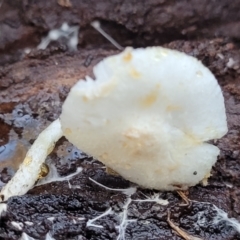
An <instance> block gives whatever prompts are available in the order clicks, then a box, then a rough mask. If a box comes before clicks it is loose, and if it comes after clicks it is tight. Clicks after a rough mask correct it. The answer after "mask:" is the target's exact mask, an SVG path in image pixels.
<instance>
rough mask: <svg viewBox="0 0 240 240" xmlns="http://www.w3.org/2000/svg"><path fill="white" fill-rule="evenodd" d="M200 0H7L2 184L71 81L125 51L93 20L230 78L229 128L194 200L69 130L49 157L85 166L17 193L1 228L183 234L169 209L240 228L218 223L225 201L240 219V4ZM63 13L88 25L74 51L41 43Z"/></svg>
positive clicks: (212, 233) (225, 234)
mask: <svg viewBox="0 0 240 240" xmlns="http://www.w3.org/2000/svg"><path fill="white" fill-rule="evenodd" d="M193 2H194V4H192V5H191V6H190V5H189V4H187V1H177V2H176V1H164V0H163V1H147V3H146V2H145V3H143V2H138V3H135V2H134V1H130V2H128V1H112V3H111V1H106V2H105V1H98V4H94V3H91V2H85V1H73V0H71V1H70V0H69V1H60V0H59V1H53V0H52V1H48V3H46V2H44V3H43V2H42V1H9V2H7V3H6V2H3V4H2V6H1V7H0V13H4V14H0V27H1V28H0V30H1V32H2V33H3V34H2V35H0V63H1V66H0V188H1V187H2V186H3V185H4V184H5V183H6V182H7V181H9V179H10V178H11V177H12V176H13V174H14V172H15V171H16V170H17V168H18V166H19V164H20V163H21V161H22V160H23V157H24V155H25V153H26V151H27V149H29V147H30V146H31V144H32V143H33V142H34V140H35V139H36V137H37V136H38V134H39V133H40V132H41V131H42V130H43V129H44V128H45V127H46V126H47V125H48V124H49V123H50V122H52V121H53V120H55V119H56V118H57V117H58V116H59V114H60V112H61V105H62V103H63V101H64V99H65V98H66V96H67V94H68V92H69V89H70V88H71V86H72V85H73V84H74V83H75V82H76V81H77V80H78V79H80V78H84V76H85V75H87V74H88V75H91V73H92V68H93V66H94V65H95V64H96V63H97V62H99V61H100V60H101V59H103V58H104V57H106V56H109V55H113V54H115V53H117V52H118V50H116V49H114V47H113V46H111V45H110V44H109V43H108V42H107V41H106V40H105V39H103V38H102V37H101V36H100V35H99V34H98V33H97V32H95V30H93V29H92V28H91V26H90V25H89V24H90V22H91V21H92V20H94V19H99V20H101V23H102V26H103V28H105V30H106V31H108V33H111V35H112V36H113V37H114V38H115V39H116V40H118V42H120V43H121V44H122V45H123V46H127V45H132V46H149V45H159V44H163V45H164V46H165V47H169V48H172V49H177V50H179V51H183V52H185V53H187V54H189V55H192V56H195V57H197V58H198V59H200V60H201V61H202V62H203V63H204V64H205V65H206V66H207V67H209V68H210V69H211V71H212V72H213V73H214V74H215V76H216V78H217V79H218V81H219V83H220V85H221V87H222V90H223V93H224V98H225V103H226V111H227V118H228V126H229V132H228V134H227V135H226V136H225V137H224V138H222V139H221V140H218V141H215V142H214V144H216V145H217V146H218V147H219V148H220V149H221V154H220V156H219V159H218V161H217V164H216V165H215V166H214V168H213V170H212V172H211V174H212V176H211V177H210V180H209V184H208V186H206V187H203V186H201V185H198V186H195V187H192V188H190V189H189V192H188V193H186V194H187V196H188V198H189V199H191V200H195V201H193V202H191V204H190V205H188V206H183V205H182V204H183V203H184V201H183V199H182V198H181V197H180V196H179V194H178V193H176V192H158V191H153V190H149V189H142V188H140V187H138V186H135V185H134V184H132V183H130V182H128V181H125V180H124V179H122V178H121V177H119V176H112V175H109V174H107V173H106V169H105V166H104V165H102V164H101V163H100V162H98V161H97V160H96V159H93V158H92V157H91V156H87V155H86V154H84V153H83V152H81V150H79V149H77V148H76V147H74V146H73V145H72V144H70V143H69V142H68V141H67V140H66V139H65V138H61V139H60V140H59V141H58V143H57V145H56V147H55V149H54V150H53V152H52V153H51V154H50V156H49V157H48V158H47V161H46V163H47V164H48V166H49V168H50V170H51V171H55V170H57V172H58V177H59V176H60V177H62V180H64V177H66V176H68V175H69V174H73V173H75V172H77V171H78V170H79V169H81V171H79V173H78V174H76V175H74V176H73V177H72V178H70V179H68V180H65V181H54V182H51V183H47V184H44V185H39V186H36V187H35V188H33V189H32V190H30V191H29V192H28V194H26V195H25V196H20V197H12V198H10V199H9V200H8V201H7V211H6V212H4V213H3V214H2V216H1V219H0V239H21V238H22V239H31V238H29V237H32V238H33V239H46V236H47V237H48V239H52V238H53V239H73V240H75V239H176V240H177V239H182V238H181V237H180V236H179V235H177V234H176V232H175V231H174V230H173V229H172V228H171V227H170V226H169V224H168V222H167V217H168V212H169V213H170V218H171V220H172V222H174V223H175V224H176V225H177V226H179V227H180V228H181V229H183V230H184V231H186V232H188V233H189V234H190V235H192V236H198V237H200V238H202V239H211V240H213V239H214V240H221V239H222V240H237V239H240V233H237V231H236V230H235V229H234V228H233V227H232V226H230V225H228V224H226V222H225V221H221V222H219V223H216V217H217V216H219V211H217V210H216V208H215V206H217V207H218V208H219V209H222V210H224V211H225V212H226V213H228V215H229V217H233V218H236V219H238V221H240V203H239V198H240V45H239V44H238V42H237V39H239V35H238V34H239V33H240V31H236V29H240V23H239V22H240V15H239V14H238V13H239V11H240V3H239V1H236V0H235V1H232V3H231V4H227V1H218V2H217V3H216V1H193ZM143 5H144V7H143ZM180 10H182V11H180ZM1 11H2V12H1ZM133 13H134V14H133ZM220 13H221V14H222V15H221V18H220V17H219V16H220ZM64 21H67V22H68V23H69V24H70V25H80V27H81V28H80V32H79V44H78V50H77V51H75V52H72V51H69V50H68V49H67V47H66V45H65V44H64V42H55V43H52V44H50V46H49V47H48V48H47V49H45V50H37V49H36V46H37V45H38V44H39V42H40V41H41V37H43V36H45V35H46V34H47V32H48V31H49V30H50V29H52V28H57V27H59V26H61V24H62V23H63V22H64ZM184 29H185V31H184ZM2 36H4V37H2ZM26 49H31V51H30V52H29V51H26ZM199 157H201V156H199ZM55 168H56V169H55ZM99 184H102V185H99ZM104 186H105V187H107V188H105V187H104ZM130 187H132V188H135V187H136V188H137V189H136V191H135V192H134V191H133V192H132V193H131V194H130V195H128V194H126V193H124V192H120V191H117V190H116V189H128V188H130ZM114 189H115V190H114ZM153 199H155V200H153ZM156 199H163V200H167V201H168V204H166V203H167V202H166V201H165V202H164V201H162V202H158V201H157V200H156ZM99 216H102V217H100V218H98V219H96V221H92V220H93V219H94V218H96V217H99ZM27 236H28V238H27ZM24 237H25V238H24Z"/></svg>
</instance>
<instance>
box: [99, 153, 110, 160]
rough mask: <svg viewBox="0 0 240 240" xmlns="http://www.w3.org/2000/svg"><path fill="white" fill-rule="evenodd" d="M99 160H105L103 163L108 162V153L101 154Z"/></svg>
mask: <svg viewBox="0 0 240 240" xmlns="http://www.w3.org/2000/svg"><path fill="white" fill-rule="evenodd" d="M100 158H101V159H103V160H105V161H106V160H108V153H107V152H104V153H103V154H101V155H100Z"/></svg>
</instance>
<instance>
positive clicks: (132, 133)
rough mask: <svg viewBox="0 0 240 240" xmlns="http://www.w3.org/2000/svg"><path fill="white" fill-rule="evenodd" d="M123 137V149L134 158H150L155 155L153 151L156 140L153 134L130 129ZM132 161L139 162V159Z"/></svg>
mask: <svg viewBox="0 0 240 240" xmlns="http://www.w3.org/2000/svg"><path fill="white" fill-rule="evenodd" d="M123 136H124V139H123V141H122V147H123V148H124V149H125V150H126V151H127V152H128V153H129V154H131V155H132V156H137V157H139V156H143V155H144V156H146V157H147V156H148V157H150V156H151V155H152V154H153V152H152V151H151V149H152V147H153V146H154V143H155V139H154V137H153V136H152V134H150V133H148V132H145V131H144V130H141V129H136V128H130V129H128V130H127V131H126V132H124V133H123ZM148 150H149V151H148ZM132 160H138V158H136V157H133V158H132Z"/></svg>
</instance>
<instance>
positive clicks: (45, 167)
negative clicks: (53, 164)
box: [38, 163, 49, 179]
mask: <svg viewBox="0 0 240 240" xmlns="http://www.w3.org/2000/svg"><path fill="white" fill-rule="evenodd" d="M48 173H49V167H48V165H47V164H45V163H43V164H42V165H41V169H40V172H39V174H38V179H41V178H44V177H46V176H47V175H48Z"/></svg>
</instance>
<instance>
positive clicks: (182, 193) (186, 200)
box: [177, 191, 190, 206]
mask: <svg viewBox="0 0 240 240" xmlns="http://www.w3.org/2000/svg"><path fill="white" fill-rule="evenodd" d="M177 193H178V195H179V196H180V197H181V198H182V199H183V201H184V202H185V203H183V204H180V206H189V204H190V200H189V199H188V197H187V196H186V194H185V193H184V192H183V191H177Z"/></svg>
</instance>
